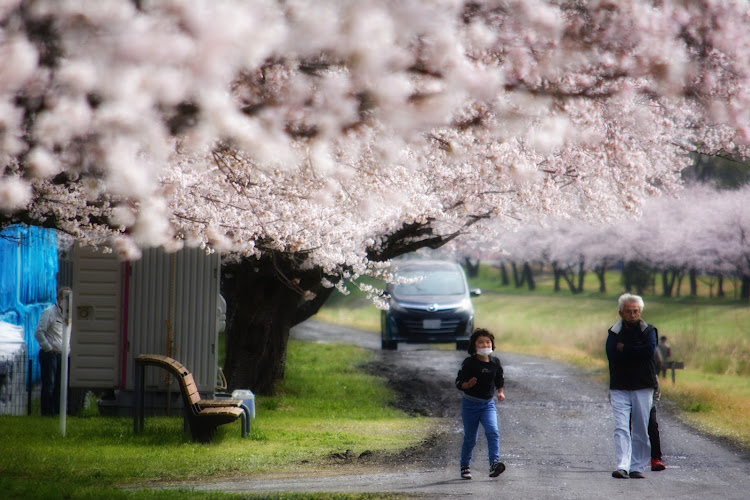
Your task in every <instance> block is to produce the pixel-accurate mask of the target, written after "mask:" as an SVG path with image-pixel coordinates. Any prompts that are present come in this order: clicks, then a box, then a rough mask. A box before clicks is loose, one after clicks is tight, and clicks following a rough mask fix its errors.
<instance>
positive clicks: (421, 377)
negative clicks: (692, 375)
mask: <svg viewBox="0 0 750 500" xmlns="http://www.w3.org/2000/svg"><path fill="white" fill-rule="evenodd" d="M292 336H293V337H296V338H302V339H305V340H310V341H319V342H351V343H355V344H358V345H361V346H363V347H366V348H370V349H374V350H377V351H378V352H380V350H379V349H380V339H379V337H378V336H377V335H374V334H370V333H366V332H357V331H353V330H349V329H346V328H341V327H333V326H330V325H324V324H320V323H315V322H307V323H305V324H303V325H300V326H298V327H297V328H295V329H294V330H293V332H292ZM602 342H603V341H602ZM498 354H499V356H500V359H501V360H502V362H503V366H504V369H505V376H506V390H505V394H506V397H507V399H506V401H505V402H503V403H498V408H499V409H498V413H499V422H500V433H501V441H502V442H501V455H502V460H503V461H504V462H505V464H506V466H507V470H506V471H505V472H504V473H503V474H502V475H500V476H499V477H498V478H495V479H491V478H489V477H488V476H487V472H486V470H487V458H486V457H487V448H486V444H485V442H484V436H483V435H482V434H481V430H480V438H479V441H478V445H477V448H476V449H475V453H474V461H473V463H472V470H473V472H474V479H473V480H471V481H466V480H461V479H460V478H459V473H458V472H459V471H458V458H459V450H460V443H461V438H462V430H461V425H460V418H459V416H458V415H459V411H460V394H459V393H458V391H456V389H455V388H454V387H453V385H452V381H453V379H454V377H455V375H456V372H457V371H458V367H459V366H460V363H461V360H462V359H463V358H464V357H465V353H463V352H456V351H451V350H440V349H435V348H434V347H433V346H424V345H415V346H411V345H406V346H405V345H400V346H399V349H398V351H388V352H383V353H382V355H383V360H382V365H383V366H387V367H389V368H388V372H389V373H388V374H387V375H388V376H389V377H394V378H396V379H398V380H399V381H398V383H399V384H415V385H416V386H418V387H419V388H420V389H423V390H422V391H421V392H424V393H425V394H423V395H422V396H423V398H422V400H423V401H429V402H430V403H431V404H430V403H425V404H426V406H428V408H425V410H424V411H425V412H426V413H427V414H432V415H435V414H436V413H437V416H441V417H444V418H445V420H446V422H447V425H446V429H447V430H446V433H445V435H444V436H442V437H441V438H440V439H439V443H438V444H437V445H434V447H433V448H432V449H431V450H430V451H429V453H428V455H429V457H428V459H422V460H415V461H414V463H408V462H406V463H404V462H403V461H401V462H399V463H397V464H394V465H393V466H392V467H380V469H379V470H375V471H373V470H372V469H370V468H363V469H362V470H361V471H357V469H356V468H351V467H349V468H346V467H344V468H342V469H341V471H340V473H339V472H337V471H334V472H331V473H326V474H320V473H319V472H315V473H312V472H306V471H304V470H300V471H299V472H298V473H296V474H285V475H284V476H275V477H272V478H267V477H266V478H264V477H249V478H234V479H232V480H231V481H217V482H210V483H209V482H205V481H204V482H201V483H199V484H185V483H183V484H180V485H176V486H181V487H192V488H195V489H196V490H206V491H208V490H212V491H225V492H256V493H259V492H265V493H271V492H295V491H296V492H301V491H304V492H392V493H402V494H406V495H410V496H414V497H416V498H462V497H471V498H478V499H483V498H488V499H489V498H492V499H497V498H514V499H515V498H524V499H537V498H538V499H603V498H610V499H612V498H628V497H633V498H665V499H715V498H716V499H719V498H720V499H738V500H739V499H748V498H750V453H748V452H747V451H743V450H740V449H737V448H735V447H732V446H731V445H729V444H727V443H723V442H720V441H718V440H716V439H713V438H710V437H706V436H704V435H702V434H701V433H699V432H697V431H695V430H693V429H691V428H689V427H688V426H686V425H684V424H682V423H681V422H680V421H679V420H678V419H677V418H676V417H675V416H674V415H673V414H672V413H671V412H670V411H669V408H668V406H667V407H662V408H660V409H659V410H658V414H659V425H660V429H661V434H662V448H663V451H664V453H665V455H664V461H665V463H666V464H667V470H665V471H662V472H650V471H647V472H646V479H645V480H643V479H640V480H639V479H614V478H612V477H611V472H612V470H613V469H614V465H615V464H614V444H613V439H612V425H613V424H612V415H611V409H610V406H609V402H608V400H607V389H606V386H605V385H604V384H603V383H602V382H601V381H596V380H594V379H593V378H592V377H590V376H589V375H587V374H586V373H585V372H583V371H582V370H579V369H576V368H573V367H570V366H567V365H564V364H561V363H556V362H552V361H549V360H544V359H540V358H534V357H530V356H522V355H515V354H509V353H503V352H502V351H501V352H499V353H498ZM678 383H679V381H678ZM414 401H415V403H414V404H416V405H419V404H420V403H419V398H414Z"/></svg>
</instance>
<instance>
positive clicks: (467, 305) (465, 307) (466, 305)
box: [455, 297, 474, 312]
mask: <svg viewBox="0 0 750 500" xmlns="http://www.w3.org/2000/svg"><path fill="white" fill-rule="evenodd" d="M473 310H474V307H473V306H472V305H471V299H470V298H468V297H467V298H465V299H464V300H462V301H461V303H460V304H459V305H458V307H457V308H456V310H455V311H456V312H464V311H473Z"/></svg>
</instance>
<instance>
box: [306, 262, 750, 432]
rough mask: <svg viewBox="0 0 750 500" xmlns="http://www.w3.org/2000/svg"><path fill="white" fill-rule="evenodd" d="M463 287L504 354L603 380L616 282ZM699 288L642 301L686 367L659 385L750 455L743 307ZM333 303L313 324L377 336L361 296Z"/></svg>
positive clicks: (493, 274)
mask: <svg viewBox="0 0 750 500" xmlns="http://www.w3.org/2000/svg"><path fill="white" fill-rule="evenodd" d="M470 282H471V283H470V284H471V286H473V287H480V288H482V289H483V294H482V295H481V296H480V297H476V298H474V307H475V310H476V326H481V327H485V328H488V329H490V330H491V331H493V332H494V333H495V334H496V336H497V344H498V348H499V349H500V350H501V351H503V350H504V351H512V352H520V353H526V354H533V355H537V356H544V357H548V358H552V359H557V360H561V361H565V362H570V363H574V364H576V365H578V366H581V367H584V368H587V369H592V370H597V371H599V372H600V373H601V376H602V380H603V381H606V379H607V376H606V366H607V360H606V355H605V353H604V342H605V340H606V337H607V328H608V327H609V326H611V325H612V324H613V323H614V322H615V321H616V320H617V319H618V317H619V316H618V314H617V297H618V296H619V295H620V294H621V293H622V287H621V285H620V277H619V274H617V273H609V274H608V277H607V283H608V291H607V292H606V293H600V292H599V291H598V290H599V287H598V280H597V279H596V277H595V275H594V274H593V273H588V275H587V281H586V285H585V286H584V292H583V293H580V294H572V293H571V292H570V291H569V290H568V289H567V288H565V289H563V290H561V291H559V292H555V291H554V290H553V282H552V278H551V276H550V274H549V273H539V274H538V276H537V288H536V290H534V291H533V292H532V291H529V290H528V289H527V288H516V287H515V286H502V285H501V282H500V275H499V273H498V272H497V270H496V269H492V268H488V267H486V266H483V267H482V270H481V272H480V275H479V277H478V278H477V279H471V280H470ZM706 282H707V280H699V284H701V287H699V295H698V296H697V297H689V296H685V295H684V294H685V293H686V292H685V291H684V290H683V295H682V296H681V297H675V298H665V297H661V296H658V295H649V294H645V293H644V296H643V298H644V301H645V308H644V311H643V318H644V319H645V320H646V321H648V322H650V323H653V324H655V325H656V326H657V328H658V330H659V334H660V335H666V336H667V337H668V339H669V342H670V344H671V345H672V350H673V359H674V360H677V361H683V362H684V363H685V369H684V370H678V371H677V373H676V380H677V383H676V384H675V385H672V383H671V379H669V378H668V380H667V381H665V382H663V383H662V387H663V393H664V396H665V397H666V398H670V399H672V400H674V401H675V402H676V403H678V406H679V408H680V409H681V410H682V411H683V412H682V416H683V418H684V419H685V420H687V421H689V422H691V423H693V424H695V425H697V426H699V427H701V428H702V429H704V430H706V431H708V432H711V433H713V434H716V435H720V436H726V437H730V438H731V439H733V440H735V441H737V442H739V443H741V444H743V445H744V446H747V447H750V329H748V328H747V325H748V324H750V304H748V303H747V302H740V301H737V300H733V299H726V298H725V299H717V298H711V297H710V296H709V295H710V292H711V290H710V288H709V287H708V286H706ZM684 286H685V285H684V284H683V288H684ZM731 290H732V288H731V287H728V288H727V289H726V291H727V293H728V294H729V293H730V291H731ZM655 291H656V292H657V293H659V292H660V290H659V289H656V290H655ZM714 291H715V290H714ZM335 297H336V298H335V299H334V300H332V301H331V302H330V303H329V304H326V306H325V307H324V308H323V309H322V310H321V311H320V312H319V313H318V316H317V317H318V319H321V320H323V321H329V322H335V323H340V324H350V325H356V326H357V327H358V328H362V329H367V330H371V331H379V329H380V311H379V310H378V309H377V308H375V306H373V305H372V303H370V302H368V301H367V300H366V299H365V298H364V297H362V296H361V294H358V293H357V292H356V291H355V292H354V293H352V294H351V295H350V296H346V297H344V296H342V295H341V294H338V296H335Z"/></svg>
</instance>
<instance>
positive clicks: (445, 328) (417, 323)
mask: <svg viewBox="0 0 750 500" xmlns="http://www.w3.org/2000/svg"><path fill="white" fill-rule="evenodd" d="M435 319H438V318H435ZM462 323H463V328H465V323H464V322H462V321H461V320H460V319H459V318H440V328H430V329H426V328H424V322H423V321H422V318H420V319H418V320H415V319H411V318H410V319H404V320H403V321H402V323H401V325H402V327H404V328H406V332H405V333H406V334H407V335H454V334H457V335H458V334H460V333H463V332H462V331H461V332H459V331H457V330H458V329H459V327H461V326H462Z"/></svg>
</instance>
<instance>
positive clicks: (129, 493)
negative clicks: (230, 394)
mask: <svg viewBox="0 0 750 500" xmlns="http://www.w3.org/2000/svg"><path fill="white" fill-rule="evenodd" d="M369 356H370V354H369V353H367V351H365V350H363V349H359V348H356V347H352V346H344V345H329V344H312V343H304V342H295V341H291V342H290V343H289V352H288V364H287V374H286V379H285V380H284V381H283V383H281V385H280V388H279V391H278V395H277V396H274V397H258V398H257V401H256V415H257V418H256V419H255V420H253V423H252V428H251V434H250V436H248V437H247V438H245V439H242V438H241V437H240V424H239V422H235V423H233V424H229V425H224V426H221V427H220V428H219V430H218V432H217V436H216V438H215V440H214V441H213V442H212V443H211V444H208V445H201V444H196V443H193V442H191V441H190V440H189V438H188V436H187V435H185V434H184V433H183V432H182V419H181V418H179V417H172V418H168V417H153V418H147V419H146V425H145V429H144V432H143V433H141V434H139V435H137V436H135V435H133V423H132V419H130V418H114V417H106V418H105V417H99V416H82V417H70V418H69V419H68V425H67V434H66V437H65V438H62V437H60V435H59V423H58V420H57V419H49V418H41V417H10V416H0V449H2V450H3V453H2V454H0V491H3V494H2V497H3V498H71V499H79V498H146V497H148V498H165V499H171V498H175V499H177V498H180V499H183V498H295V499H296V498H301V499H307V498H337V499H338V498H341V499H350V498H351V499H355V498H396V497H394V496H387V495H385V496H383V495H380V496H378V495H338V496H330V495H312V494H310V495H286V496H278V495H277V496H269V495H262V496H252V495H242V496H240V495H213V496H209V495H207V494H206V493H205V492H200V494H198V493H193V492H189V491H171V490H170V491H158V492H155V491H151V490H144V489H138V488H137V486H138V485H142V484H144V483H150V482H158V481H165V480H199V479H202V478H209V477H231V476H240V475H241V476H243V477H247V476H252V475H256V474H257V475H265V476H267V475H268V474H272V473H274V472H276V471H281V472H283V471H285V470H291V469H293V468H296V467H298V466H299V464H300V463H301V462H304V463H306V467H307V468H309V469H313V470H314V469H315V468H316V466H318V465H320V466H321V467H322V466H324V465H325V464H329V460H330V456H331V455H332V454H333V453H339V452H345V451H346V450H352V451H353V452H354V453H355V454H360V453H362V452H364V451H373V452H383V453H388V452H396V451H399V450H401V449H403V448H406V447H409V446H413V445H416V444H417V443H418V442H420V441H421V440H423V439H425V438H426V437H427V436H428V434H429V433H430V432H431V430H432V429H433V424H434V425H437V424H436V421H434V420H431V419H427V418H420V417H416V418H415V417H406V416H405V415H404V414H402V413H401V412H398V411H397V410H395V409H393V408H391V407H389V405H388V403H389V402H390V400H391V397H392V396H391V393H390V392H389V391H388V390H387V388H386V387H385V384H384V381H383V380H381V379H378V378H376V377H372V376H370V375H366V374H364V373H363V372H362V370H361V369H360V368H359V367H360V366H361V364H362V363H364V362H366V361H367V360H368V359H369ZM105 485H107V486H105ZM111 485H117V486H120V487H122V486H136V488H134V489H130V488H126V489H120V488H114V487H112V486H111Z"/></svg>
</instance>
